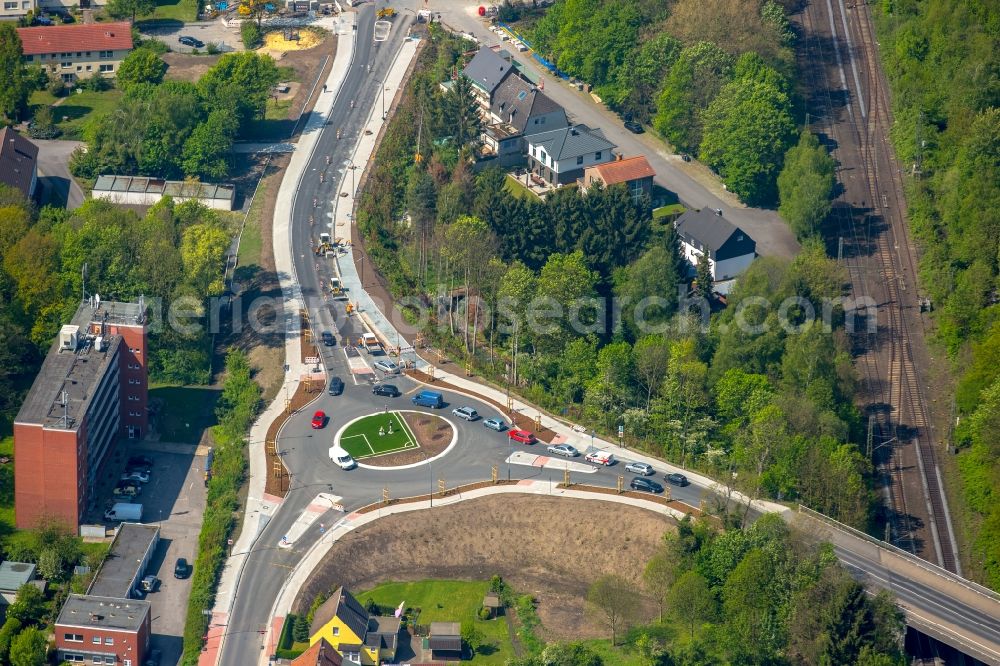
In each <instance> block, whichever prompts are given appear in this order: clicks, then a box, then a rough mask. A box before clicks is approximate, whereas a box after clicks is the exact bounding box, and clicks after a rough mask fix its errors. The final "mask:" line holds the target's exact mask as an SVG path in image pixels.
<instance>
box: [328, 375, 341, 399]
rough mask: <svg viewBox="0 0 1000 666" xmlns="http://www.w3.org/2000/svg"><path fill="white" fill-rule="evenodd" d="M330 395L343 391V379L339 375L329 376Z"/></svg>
mask: <svg viewBox="0 0 1000 666" xmlns="http://www.w3.org/2000/svg"><path fill="white" fill-rule="evenodd" d="M329 390H330V395H340V394H341V393H343V392H344V380H343V379H341V378H340V377H331V378H330V389H329Z"/></svg>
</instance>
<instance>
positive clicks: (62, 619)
mask: <svg viewBox="0 0 1000 666" xmlns="http://www.w3.org/2000/svg"><path fill="white" fill-rule="evenodd" d="M147 615H149V602H148V601H140V600H138V599H114V598H111V597H95V596H93V595H89V594H71V595H69V598H68V599H66V603H65V604H63V607H62V610H61V611H59V619H57V620H56V630H57V631H58V628H59V627H83V628H87V629H91V628H98V629H122V630H125V631H138V630H139V627H141V626H142V623H143V621H144V620H145V618H146V616H147Z"/></svg>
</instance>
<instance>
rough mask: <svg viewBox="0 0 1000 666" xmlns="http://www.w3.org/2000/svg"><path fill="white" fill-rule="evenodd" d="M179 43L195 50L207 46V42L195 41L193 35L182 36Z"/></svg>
mask: <svg viewBox="0 0 1000 666" xmlns="http://www.w3.org/2000/svg"><path fill="white" fill-rule="evenodd" d="M177 41H178V42H180V43H181V44H183V45H184V46H190V47H192V48H195V49H200V48H202V47H203V46H205V42H203V41H201V40H200V39H195V38H194V37H192V36H191V35H181V36H180V37H178V38H177Z"/></svg>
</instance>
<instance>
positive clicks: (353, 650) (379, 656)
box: [309, 587, 400, 666]
mask: <svg viewBox="0 0 1000 666" xmlns="http://www.w3.org/2000/svg"><path fill="white" fill-rule="evenodd" d="M399 627H400V621H399V618H397V617H377V616H372V615H370V614H369V613H368V611H367V610H365V608H364V606H362V605H361V604H360V603H358V600H357V599H355V598H354V597H353V596H352V595H351V593H350V592H348V591H347V590H346V589H345V588H344V587H339V588H337V590H336V591H335V592H334V593H333V595H332V596H331V597H330V598H329V599H327V600H326V601H325V602H324V603H323V605H322V606H320V607H319V608H317V609H316V612H315V614H314V615H313V622H312V626H311V627H310V628H309V635H310V638H309V643H310V647H311V646H313V645H315V644H316V643H319V642H320V641H322V640H325V641H326V642H327V643H329V644H330V645H332V646H333V648H334V649H335V650H337V652H339V653H340V655H341V657H343V659H344V660H345V661H348V662H351V663H354V664H364V665H365V666H378V665H379V664H381V663H382V662H383V661H384V660H388V661H392V660H394V659H395V656H396V648H397V647H398V644H399Z"/></svg>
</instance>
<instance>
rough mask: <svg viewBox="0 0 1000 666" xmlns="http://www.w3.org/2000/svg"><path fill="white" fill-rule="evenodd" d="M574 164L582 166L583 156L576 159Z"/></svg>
mask: <svg viewBox="0 0 1000 666" xmlns="http://www.w3.org/2000/svg"><path fill="white" fill-rule="evenodd" d="M576 163H577V164H583V155H580V156H579V157H577V158H576Z"/></svg>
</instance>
